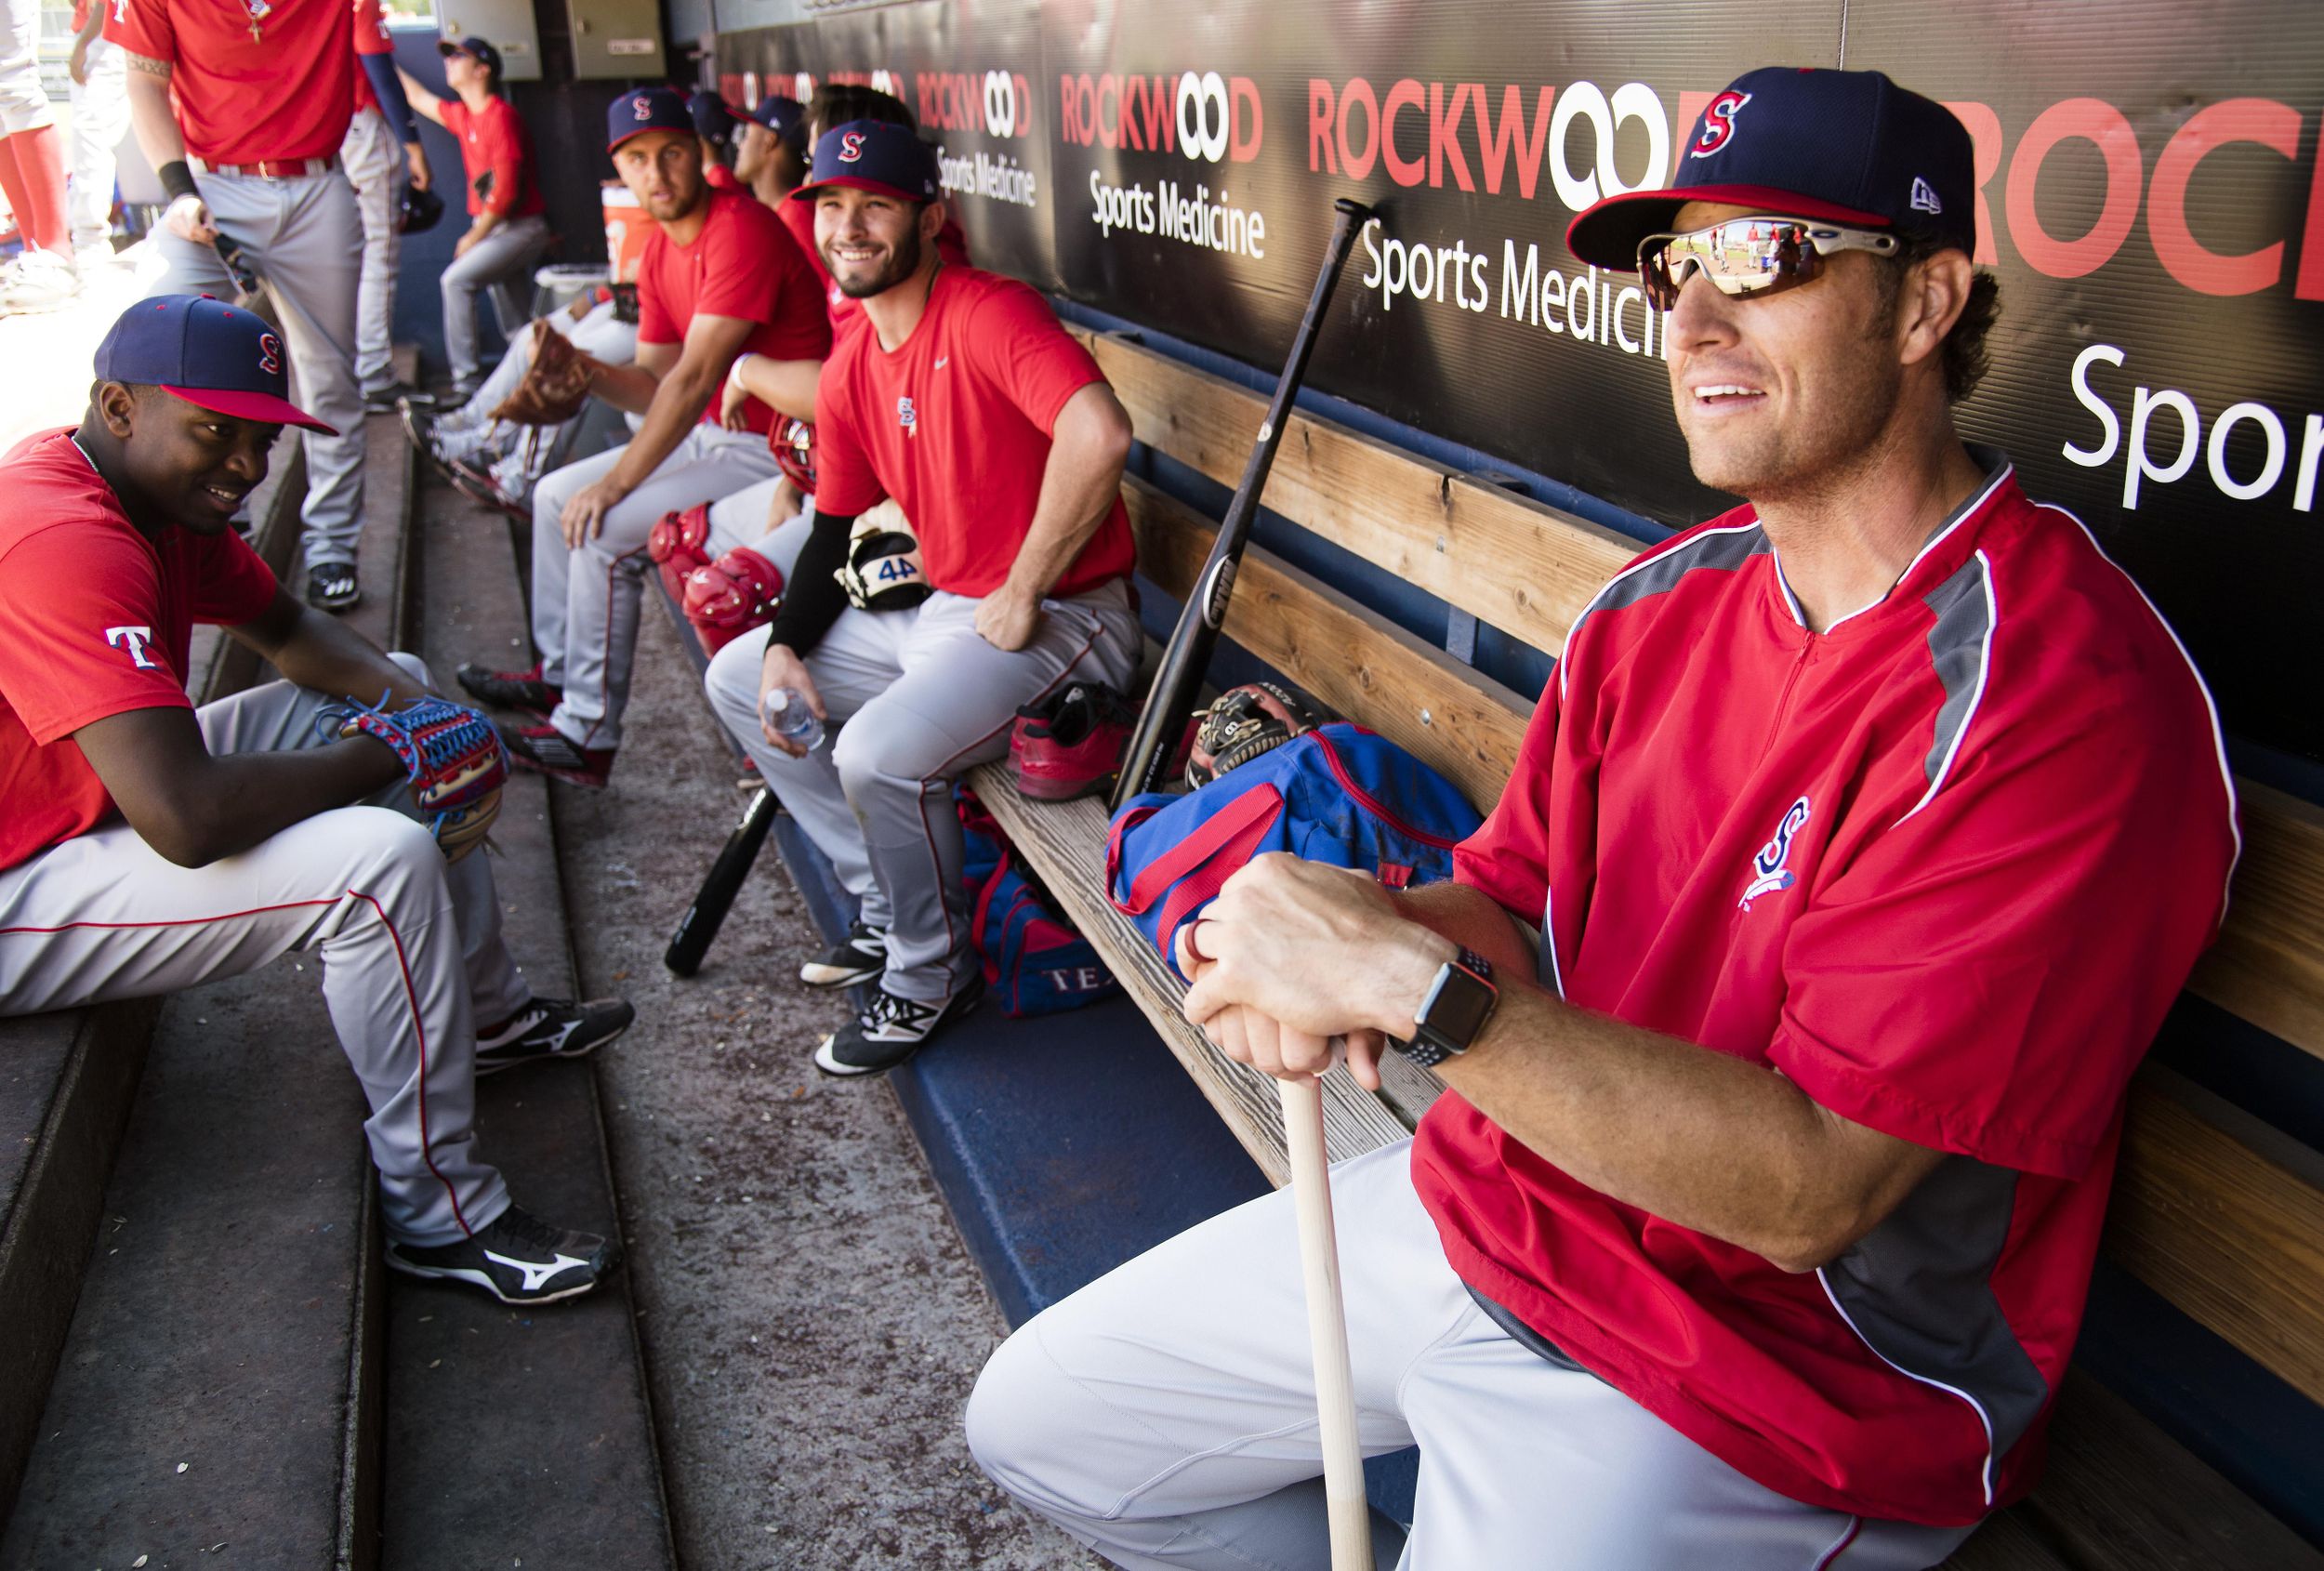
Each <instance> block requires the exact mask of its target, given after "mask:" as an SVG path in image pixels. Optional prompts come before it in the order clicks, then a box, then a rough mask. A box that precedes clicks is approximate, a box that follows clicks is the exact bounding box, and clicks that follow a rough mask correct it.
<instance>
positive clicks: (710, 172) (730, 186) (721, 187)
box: [702, 164, 743, 191]
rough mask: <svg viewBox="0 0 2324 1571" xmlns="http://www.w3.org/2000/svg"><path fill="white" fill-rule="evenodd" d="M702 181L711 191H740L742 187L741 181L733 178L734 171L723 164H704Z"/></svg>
mask: <svg viewBox="0 0 2324 1571" xmlns="http://www.w3.org/2000/svg"><path fill="white" fill-rule="evenodd" d="M702 183H703V184H705V185H706V186H708V187H709V188H710V189H711V190H712V191H741V190H742V189H743V182H742V181H740V180H738V179H736V178H734V171H733V170H732V169H730V168H728V167H727V166H726V165H723V164H706V165H703V166H702Z"/></svg>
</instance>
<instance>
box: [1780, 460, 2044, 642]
mask: <svg viewBox="0 0 2324 1571" xmlns="http://www.w3.org/2000/svg"><path fill="white" fill-rule="evenodd" d="M1963 445H1964V446H1965V447H1967V448H1968V450H1969V456H1970V457H1971V458H1972V459H1974V460H1975V462H1976V465H1977V468H1979V469H1982V470H1984V471H1985V480H1984V482H1983V483H1982V484H1980V485H1979V486H1978V487H1977V489H1976V490H1975V491H1974V492H1972V493H1971V494H1970V495H1969V498H1968V500H1966V501H1964V502H1963V503H1961V506H1960V507H1958V508H1954V509H1953V511H1952V512H1951V514H1950V515H1949V516H1948V517H1947V518H1946V520H1945V521H1944V522H1942V523H1940V524H1938V525H1937V526H1936V527H1935V528H1934V529H1933V530H1931V531H1930V532H1929V537H1928V538H1927V539H1926V540H1924V541H1922V542H1921V548H1920V549H1919V550H1918V551H1916V552H1914V553H1913V557H1912V561H1909V562H1908V563H1906V564H1905V570H1904V572H1903V573H1901V574H1898V575H1897V578H1896V582H1895V583H1894V584H1892V585H1890V586H1889V587H1888V589H1887V591H1886V592H1885V593H1883V594H1882V595H1881V596H1880V598H1879V599H1877V600H1874V601H1870V602H1869V603H1868V604H1865V605H1860V606H1857V607H1856V608H1855V610H1854V611H1851V612H1849V613H1848V614H1846V615H1845V616H1838V617H1834V618H1833V619H1832V622H1831V625H1830V626H1829V627H1826V628H1825V629H1824V634H1825V636H1826V637H1829V636H1830V635H1831V634H1833V633H1836V632H1838V631H1839V630H1840V629H1841V628H1842V627H1845V626H1846V625H1847V624H1849V623H1850V622H1853V621H1855V620H1856V619H1857V618H1858V617H1860V616H1863V615H1864V614H1866V613H1868V612H1871V611H1876V610H1878V609H1879V608H1880V607H1882V606H1883V605H1886V604H1888V603H1889V601H1893V600H1895V598H1896V591H1897V590H1899V589H1901V588H1903V587H1905V586H1906V585H1907V584H1909V583H1911V582H1912V580H1913V577H1914V575H1915V574H1919V573H1921V570H1922V569H1923V568H1924V567H1926V566H1928V564H1929V563H1930V562H1931V561H1937V562H1938V563H1939V564H1940V565H1942V564H1943V563H1945V562H1948V561H1951V560H1952V559H1953V558H1954V557H1956V556H1958V555H1959V554H1960V551H1959V548H1960V547H1961V546H1962V545H1963V544H1964V543H1965V542H1966V541H1967V540H1968V539H1969V538H1970V537H1971V536H1972V535H1974V534H1975V533H1976V532H1975V531H1974V529H1971V530H1964V529H1963V528H1962V526H1963V525H1964V524H1966V523H1968V522H1969V521H1971V520H1972V519H1975V518H1979V517H1981V516H1982V515H1983V514H1984V513H1985V512H1986V510H1987V508H1990V507H1991V505H1992V502H1993V498H1994V497H1995V496H1997V495H2000V492H2001V491H2002V490H2003V488H2004V487H2006V486H2007V485H2008V484H2009V482H2010V480H2011V477H2012V476H2014V474H2015V473H2016V472H2017V466H2016V465H2014V464H2013V463H2011V462H2010V458H2009V455H2008V454H2006V453H2004V452H2002V451H2001V450H2000V448H1998V447H1987V446H1985V445H1983V444H1981V443H1979V442H1965V443H1963ZM1767 555H1768V558H1769V560H1770V561H1773V562H1774V564H1775V569H1776V593H1777V595H1778V596H1779V597H1780V598H1781V599H1782V601H1783V607H1784V609H1785V610H1786V611H1787V612H1789V613H1790V614H1791V620H1792V622H1793V623H1794V624H1795V625H1797V626H1798V627H1802V628H1804V627H1806V626H1807V613H1806V612H1805V611H1804V610H1803V609H1802V607H1801V605H1800V597H1799V596H1797V595H1795V594H1793V593H1792V592H1791V585H1790V584H1789V581H1787V580H1786V579H1785V577H1784V575H1783V556H1782V553H1781V552H1779V551H1777V550H1776V547H1775V542H1773V541H1772V540H1771V541H1769V542H1768V545H1767ZM1944 571H1945V572H1949V571H1950V568H1949V567H1948V568H1945V570H1944ZM1943 575H1944V573H1943V572H1940V573H1939V574H1938V576H1939V577H1942V576H1943Z"/></svg>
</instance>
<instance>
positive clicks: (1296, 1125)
mask: <svg viewBox="0 0 2324 1571" xmlns="http://www.w3.org/2000/svg"><path fill="white" fill-rule="evenodd" d="M1275 1092H1276V1094H1277V1095H1278V1096H1279V1097H1280V1098H1281V1099H1282V1102H1283V1134H1284V1142H1285V1144H1286V1146H1287V1151H1288V1155H1289V1157H1290V1165H1291V1203H1292V1206H1293V1208H1295V1209H1296V1211H1297V1212H1298V1215H1299V1228H1300V1270H1301V1276H1302V1278H1303V1279H1304V1281H1305V1284H1306V1289H1307V1335H1308V1341H1309V1343H1310V1345H1311V1347H1312V1349H1313V1351H1314V1360H1315V1416H1316V1420H1317V1426H1318V1429H1319V1432H1320V1433H1321V1435H1322V1439H1323V1452H1324V1505H1325V1510H1326V1512H1327V1513H1328V1516H1329V1520H1330V1524H1331V1571H1372V1525H1371V1507H1370V1505H1369V1504H1368V1503H1367V1500H1366V1498H1365V1494H1364V1450H1363V1446H1362V1445H1361V1444H1360V1443H1359V1442H1358V1440H1357V1438H1356V1429H1355V1379H1354V1376H1353V1374H1352V1373H1351V1371H1350V1368H1349V1364H1348V1317H1347V1309H1346V1304H1345V1301H1344V1300H1343V1299H1342V1297H1341V1294H1340V1248H1339V1244H1338V1241H1337V1239H1336V1237H1335V1236H1334V1234H1333V1230H1332V1224H1331V1182H1330V1161H1329V1158H1328V1156H1327V1155H1326V1153H1325V1150H1324V1095H1323V1088H1322V1086H1321V1085H1320V1084H1318V1083H1317V1082H1316V1081H1314V1080H1277V1081H1276V1082H1275Z"/></svg>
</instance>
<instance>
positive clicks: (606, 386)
mask: <svg viewBox="0 0 2324 1571" xmlns="http://www.w3.org/2000/svg"><path fill="white" fill-rule="evenodd" d="M661 390H662V379H661V378H660V377H659V376H655V375H654V373H653V372H651V371H648V370H646V369H645V368H644V367H643V366H640V365H609V364H607V363H605V362H603V361H598V362H597V363H595V364H594V365H593V366H592V367H591V368H590V371H589V391H590V392H591V393H592V394H593V395H594V396H596V397H598V398H601V399H603V400H604V401H605V402H606V403H610V404H612V405H613V406H614V408H616V409H618V410H620V411H621V412H622V413H623V414H625V415H643V414H645V413H646V412H647V411H649V410H651V409H652V408H653V407H654V399H655V398H656V397H657V396H658V395H659V394H660V393H661Z"/></svg>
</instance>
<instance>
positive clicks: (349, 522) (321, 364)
mask: <svg viewBox="0 0 2324 1571" xmlns="http://www.w3.org/2000/svg"><path fill="white" fill-rule="evenodd" d="M194 183H195V185H197V186H198V187H200V188H201V191H202V200H203V201H204V202H205V203H206V204H207V205H208V206H209V209H210V218H211V221H212V222H214V223H215V224H216V225H217V226H218V232H220V233H221V234H226V235H230V236H231V237H232V238H233V240H234V241H235V242H236V243H237V244H240V245H241V246H242V247H243V249H244V252H245V253H246V254H247V255H248V257H249V258H250V260H251V262H252V264H253V265H254V266H256V267H257V270H258V272H259V274H260V275H261V276H262V277H263V278H264V279H265V280H266V284H267V292H268V293H269V294H270V295H271V296H272V297H273V300H274V306H275V310H276V311H277V313H278V314H279V315H280V316H281V317H282V322H283V338H284V344H285V346H286V347H287V348H288V349H289V350H290V359H291V376H292V378H293V385H292V395H293V396H294V397H295V398H296V399H297V401H298V404H299V407H301V408H303V409H304V410H306V411H307V413H308V414H310V415H312V416H314V417H315V418H316V419H318V420H321V421H322V422H323V423H324V424H325V425H327V426H329V427H331V428H332V429H335V430H337V432H338V433H339V434H338V435H337V436H324V434H323V433H322V432H320V431H307V432H304V433H302V434H303V436H304V439H305V442H306V446H307V506H306V510H305V520H306V525H307V535H306V545H307V561H308V564H309V565H310V566H313V565H316V564H319V563H324V562H329V563H339V564H343V563H349V562H352V561H354V560H355V542H356V540H357V539H358V538H359V537H360V536H361V535H362V534H363V394H362V393H361V392H360V391H359V390H358V389H357V388H356V384H355V296H356V289H357V284H358V283H359V281H360V279H361V277H362V274H363V218H362V216H361V215H360V214H359V213H358V212H357V211H356V206H355V188H354V187H353V186H351V185H349V184H348V183H347V181H346V179H345V178H343V177H342V176H341V175H340V174H339V173H338V172H337V170H333V171H332V172H330V173H328V174H324V175H301V176H299V177H297V178H293V179H283V180H276V179H268V178H265V177H264V176H260V175H222V174H218V173H216V172H212V173H209V174H203V175H198V176H197V177H196V178H195V180H194ZM153 244H156V245H158V246H160V247H161V253H162V257H163V259H164V260H165V261H166V262H167V263H168V264H169V271H166V272H165V273H164V274H163V275H162V279H161V282H160V283H158V284H155V285H154V287H153V291H152V292H153V293H154V294H156V295H215V296H217V297H218V298H219V299H222V300H231V299H232V298H233V297H234V283H233V279H232V278H231V276H230V275H229V274H228V273H227V271H226V264H225V263H223V262H221V261H219V260H218V253H217V252H216V251H215V250H213V249H212V248H211V247H209V246H207V245H196V244H193V242H191V241H190V240H181V239H179V238H178V236H177V235H174V234H172V233H170V232H169V231H167V230H165V229H158V228H157V229H156V230H155V231H153Z"/></svg>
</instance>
